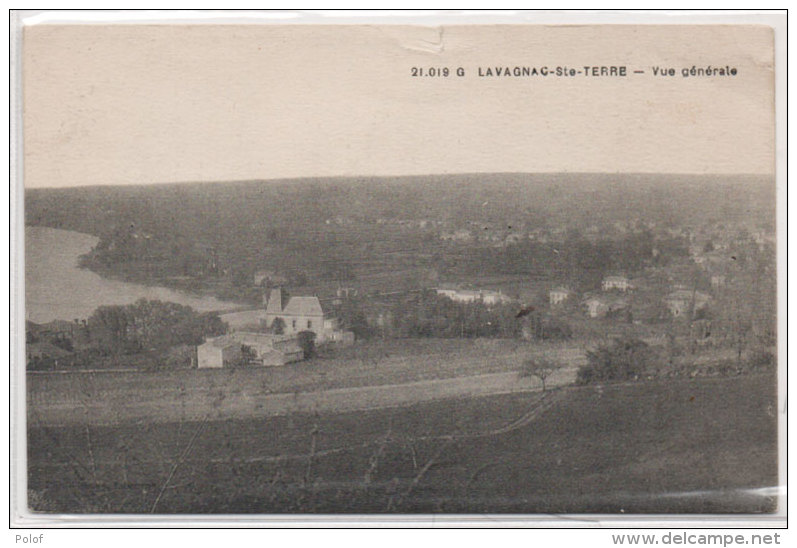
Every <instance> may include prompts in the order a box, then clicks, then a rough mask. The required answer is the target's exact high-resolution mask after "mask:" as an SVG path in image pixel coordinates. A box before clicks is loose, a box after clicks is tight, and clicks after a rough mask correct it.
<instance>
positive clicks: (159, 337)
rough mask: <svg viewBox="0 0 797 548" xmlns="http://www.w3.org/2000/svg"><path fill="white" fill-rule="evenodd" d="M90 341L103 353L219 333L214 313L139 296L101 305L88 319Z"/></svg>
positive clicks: (159, 347) (158, 347) (153, 348)
mask: <svg viewBox="0 0 797 548" xmlns="http://www.w3.org/2000/svg"><path fill="white" fill-rule="evenodd" d="M88 331H89V334H90V338H91V341H92V342H93V343H94V344H95V345H96V347H97V348H98V349H99V350H100V352H102V353H103V354H104V355H119V354H135V353H140V352H157V351H163V350H166V349H168V348H171V347H174V346H177V345H181V344H185V345H196V344H201V343H202V341H203V340H204V339H205V337H214V336H218V335H223V334H224V333H225V332H226V325H225V324H224V322H222V321H221V319H220V318H219V316H218V314H216V313H207V314H200V313H197V312H196V311H194V309H192V308H191V307H189V306H183V305H180V304H176V303H172V302H163V301H150V300H146V299H140V300H138V301H136V302H135V303H133V304H129V305H112V306H101V307H99V308H97V310H95V311H94V313H93V314H92V315H91V316H90V317H89V319H88Z"/></svg>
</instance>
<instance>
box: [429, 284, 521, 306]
mask: <svg viewBox="0 0 797 548" xmlns="http://www.w3.org/2000/svg"><path fill="white" fill-rule="evenodd" d="M435 293H437V294H438V295H440V296H442V297H447V298H449V299H451V300H452V301H454V302H458V303H483V304H485V305H487V306H495V305H498V304H505V303H510V302H513V301H514V299H512V298H511V297H509V296H507V295H504V294H503V293H502V292H501V291H491V290H485V289H457V288H454V287H450V286H449V287H447V286H441V287H438V288H435Z"/></svg>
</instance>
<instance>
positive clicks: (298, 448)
mask: <svg viewBox="0 0 797 548" xmlns="http://www.w3.org/2000/svg"><path fill="white" fill-rule="evenodd" d="M774 387H775V380H774V377H772V376H769V375H758V376H740V377H733V378H700V379H690V380H672V379H671V380H668V381H651V382H644V383H628V384H615V385H599V386H590V387H568V388H559V389H556V390H551V391H548V392H545V393H541V392H532V393H517V394H508V395H501V396H491V397H481V398H461V399H451V400H445V401H438V402H433V403H426V404H418V405H414V406H408V407H400V408H392V409H381V410H373V411H366V412H356V413H295V414H291V415H287V416H282V417H268V418H259V419H228V420H214V419H212V418H210V419H206V420H203V421H176V422H170V423H144V422H135V421H130V422H128V423H125V424H117V425H112V426H90V425H88V424H85V425H75V426H72V427H36V426H33V425H31V427H30V428H29V434H28V442H29V447H28V454H29V489H30V497H31V498H30V506H31V507H32V508H33V509H34V510H41V511H51V512H78V513H85V512H124V513H130V512H133V513H138V512H142V513H147V512H150V511H155V512H157V513H187V512H190V513H208V512H212V513H296V512H298V513H303V512H312V513H329V512H473V513H483V512H492V513H502V512H512V513H563V512H612V513H617V512H625V513H634V512H665V513H666V512H682V513H692V512H699V513H713V512H719V513H724V512H752V513H754V512H767V511H772V510H773V509H774V506H773V504H774V502H773V500H772V499H771V498H770V497H767V496H763V495H761V494H759V493H758V492H756V491H755V490H756V489H758V488H763V487H771V486H774V485H776V483H777V459H776V423H777V418H776V410H775V409H776V396H775V389H774Z"/></svg>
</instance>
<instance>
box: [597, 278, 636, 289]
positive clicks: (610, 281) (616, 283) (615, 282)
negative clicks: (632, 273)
mask: <svg viewBox="0 0 797 548" xmlns="http://www.w3.org/2000/svg"><path fill="white" fill-rule="evenodd" d="M630 287H631V285H630V284H629V282H628V278H626V277H625V276H606V277H605V278H603V282H601V289H603V290H604V291H611V290H613V289H616V290H618V291H628V289H629V288H630Z"/></svg>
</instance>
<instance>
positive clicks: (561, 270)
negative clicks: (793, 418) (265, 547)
mask: <svg viewBox="0 0 797 548" xmlns="http://www.w3.org/2000/svg"><path fill="white" fill-rule="evenodd" d="M20 48H21V49H20V52H19V58H20V62H21V72H20V74H21V81H20V82H19V86H20V100H21V103H20V108H21V112H20V121H21V129H20V140H19V142H18V147H19V149H20V154H19V157H20V159H21V166H20V173H21V176H20V181H19V185H18V189H19V190H18V191H17V192H18V194H17V200H18V201H19V203H20V206H19V211H20V212H21V215H22V216H21V218H20V219H19V223H18V225H19V226H18V229H17V230H18V231H19V232H20V234H19V236H18V239H19V241H21V242H22V241H24V244H23V247H22V250H21V253H22V254H23V255H24V267H22V266H21V267H20V268H21V269H24V270H22V271H23V273H24V274H23V279H22V280H20V286H19V287H18V290H19V291H20V294H21V295H22V297H21V299H22V300H23V301H24V303H23V305H24V310H19V312H18V318H19V320H18V322H17V325H18V326H23V324H24V327H23V328H22V329H23V331H21V332H19V333H17V334H16V336H17V338H18V339H19V341H20V342H19V344H20V348H23V347H24V363H12V373H13V374H14V375H15V378H16V381H17V385H18V386H19V387H20V393H19V398H20V399H21V401H22V402H23V403H22V404H21V405H22V406H23V407H22V409H24V412H23V413H22V416H20V417H17V419H18V420H17V422H16V424H17V429H18V430H19V436H18V438H17V443H18V444H19V447H20V449H19V454H21V455H24V460H23V461H22V463H21V467H20V469H19V470H18V477H19V480H18V481H19V483H18V485H19V489H18V493H20V497H21V500H20V502H19V507H18V508H19V512H21V513H22V514H24V515H25V516H26V517H27V519H34V520H35V519H36V518H37V517H40V518H43V519H47V518H48V517H53V518H55V517H56V516H63V515H70V516H73V517H75V518H77V519H80V518H81V517H89V516H111V515H115V516H119V515H121V516H123V517H124V516H129V517H131V518H133V517H135V516H141V517H147V516H154V515H160V516H200V518H201V516H214V515H216V516H221V515H246V516H257V515H267V516H275V517H276V518H279V517H280V516H294V517H295V516H299V517H307V518H308V519H312V518H313V517H314V516H315V517H321V516H330V515H333V516H334V515H340V516H347V515H348V516H377V517H378V516H398V517H399V518H400V517H401V516H413V515H441V516H443V515H450V516H463V515H475V516H484V515H499V516H500V515H507V516H509V515H512V516H518V515H519V516H527V517H530V516H539V515H548V516H554V515H560V514H564V515H569V514H574V515H604V516H623V515H666V516H679V515H680V516H690V515H691V516H697V515H719V516H735V515H736V516H741V515H744V516H761V517H764V518H766V517H767V516H769V517H775V516H782V515H783V512H784V511H785V508H784V504H785V496H783V497H782V496H781V494H784V493H785V486H783V488H781V485H782V482H783V479H784V477H785V476H784V470H783V466H784V463H781V462H780V461H779V454H780V447H781V445H780V444H781V443H782V442H783V440H782V439H781V436H782V431H781V430H779V428H780V427H781V426H782V424H780V423H782V421H785V401H779V391H778V389H779V384H778V375H779V367H778V364H779V359H781V360H783V359H785V356H781V352H780V351H779V350H780V349H782V348H785V346H783V342H782V341H781V339H780V337H781V336H785V333H781V331H780V330H779V320H781V319H782V318H781V317H780V316H779V310H780V314H781V315H784V314H785V307H781V306H779V302H781V301H780V299H785V296H783V295H781V294H779V292H778V264H779V260H780V259H782V258H783V257H780V256H779V252H778V245H779V243H781V241H780V238H781V237H785V233H784V234H779V223H782V222H785V219H778V217H777V215H776V209H777V206H778V203H779V202H778V201H779V199H780V198H779V196H780V194H779V193H780V190H779V188H778V185H777V184H776V137H775V33H774V29H773V28H772V27H771V26H767V25H760V24H725V25H718V24H707V25H695V24H670V25H658V24H657V25H641V24H625V25H621V24H616V25H615V24H612V25H600V24H589V25H576V24H574V25H567V24H558V25H554V24H514V23H512V24H457V23H456V22H453V23H452V24H442V25H440V24H435V25H427V24H392V25H391V24H350V23H346V24H301V23H297V24H293V23H290V22H288V23H277V22H274V21H268V22H262V21H261V22H252V23H248V24H244V23H215V22H214V23H202V22H190V21H189V22H185V21H184V22H170V21H162V22H157V23H153V22H141V23H138V22H135V21H134V22H128V23H126V24H114V23H110V22H92V23H91V24H88V23H84V22H80V21H70V20H65V21H57V20H56V21H48V20H47V19H46V18H44V19H43V20H41V21H40V20H37V19H36V17H35V16H31V17H30V18H29V19H28V20H27V21H23V25H22V28H21V29H20ZM23 288H24V289H23ZM20 354H21V351H20ZM781 367H782V368H783V369H784V370H785V363H782V364H781ZM781 388H782V387H781ZM779 432H781V433H779Z"/></svg>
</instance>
